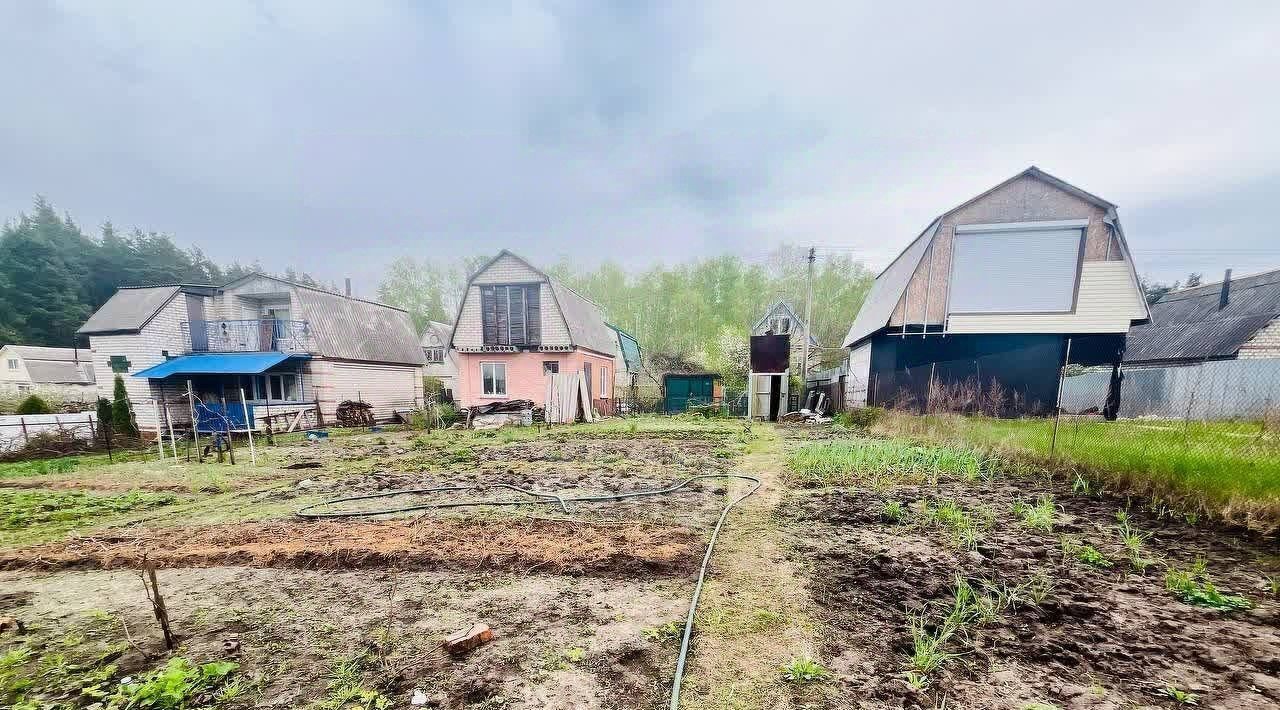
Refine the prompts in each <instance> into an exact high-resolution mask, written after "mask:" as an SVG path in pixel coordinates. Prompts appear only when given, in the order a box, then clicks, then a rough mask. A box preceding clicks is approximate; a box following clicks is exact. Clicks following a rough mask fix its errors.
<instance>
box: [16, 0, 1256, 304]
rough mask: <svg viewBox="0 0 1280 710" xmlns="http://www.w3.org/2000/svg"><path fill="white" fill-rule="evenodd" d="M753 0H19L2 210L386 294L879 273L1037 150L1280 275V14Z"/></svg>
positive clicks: (1202, 249) (1241, 6)
mask: <svg viewBox="0 0 1280 710" xmlns="http://www.w3.org/2000/svg"><path fill="white" fill-rule="evenodd" d="M752 5H755V4H754V3H748V2H744V1H743V0H726V1H725V2H685V1H683V0H677V1H675V2H671V3H661V2H653V3H649V2H621V3H618V4H616V5H615V6H613V7H611V8H610V7H606V5H605V3H603V2H598V1H594V2H593V1H584V2H533V1H529V2H514V3H487V2H473V1H471V0H466V1H462V0H459V1H457V2H449V3H444V2H440V3H435V2H405V3H392V2H386V3H379V2H373V1H365V0H362V1H360V2H355V1H354V0H353V1H352V2H346V3H326V2H316V1H314V0H307V1H305V2H298V3H277V2H270V1H268V0H261V1H260V2H243V3H237V2H232V1H230V0H227V1H222V0H219V1H218V2H200V3H195V2H174V1H173V0H165V1H163V2H154V3H150V2H140V1H132V0H131V1H130V2H117V3H112V2H96V1H94V0H83V1H81V2H69V3H62V2H47V3H46V2H41V1H40V0H0V89H2V91H3V93H2V94H0V96H2V97H3V98H0V215H3V216H4V217H5V218H7V217H12V216H14V215H16V214H17V213H18V212H19V211H21V210H24V209H27V208H28V207H29V206H30V203H31V199H32V196H33V195H35V194H37V193H40V194H44V195H46V196H48V197H49V198H50V199H51V200H52V201H53V202H54V203H55V204H56V205H57V206H58V207H59V208H61V209H65V210H68V211H70V212H71V214H72V215H73V216H74V217H75V218H76V219H77V220H79V221H80V222H81V223H82V224H83V225H85V226H86V227H92V228H94V230H95V231H96V225H98V224H100V223H101V222H102V221H104V220H106V219H111V220H112V221H113V222H114V223H115V224H116V225H117V226H118V227H135V226H137V227H142V228H144V229H148V230H156V231H162V232H168V233H171V234H173V235H174V236H175V238H176V240H177V241H178V242H179V243H180V244H182V245H188V244H192V243H195V244H199V245H200V246H201V247H202V248H203V249H205V251H206V252H208V253H209V254H210V255H211V256H213V257H214V258H215V259H217V260H219V261H231V260H233V259H238V260H240V261H242V262H252V261H253V260H254V259H260V260H261V261H262V263H263V264H264V265H265V266H266V267H267V268H269V269H273V270H283V268H284V267H285V266H294V267H296V268H299V269H303V270H306V271H310V272H312V273H313V274H315V275H317V276H319V277H322V278H325V279H328V280H334V281H340V279H341V278H342V277H343V276H351V277H353V279H354V281H355V286H356V290H357V292H359V293H361V294H365V295H368V294H372V292H373V291H374V289H375V288H376V284H377V281H378V280H379V278H380V276H381V274H382V272H383V269H384V268H385V266H386V264H387V263H388V262H389V261H390V260H391V259H393V258H395V257H396V256H399V255H414V256H418V257H443V258H455V257H459V256H464V255H469V254H475V253H491V252H493V251H495V250H497V249H499V248H502V247H507V248H511V249H513V250H515V251H517V252H520V253H523V254H524V255H526V256H528V257H530V258H532V259H533V260H535V261H538V262H549V261H552V260H554V259H556V258H559V257H560V256H562V255H568V256H571V257H572V258H574V259H575V260H580V261H581V262H582V263H584V264H595V263H598V262H599V261H601V260H603V259H614V260H616V261H619V262H621V263H623V264H624V265H626V266H629V267H641V266H645V265H649V264H652V263H654V262H657V261H664V262H667V263H670V262H674V261H679V260H683V259H687V258H690V257H696V256H704V255H710V254H719V253H724V252H732V253H735V254H739V255H742V256H744V257H747V258H760V257H761V256H762V255H763V254H764V253H765V252H767V251H768V249H769V248H770V247H772V246H774V245H776V244H778V243H782V242H791V243H797V244H805V245H808V244H811V243H813V244H819V245H838V246H841V247H855V248H856V251H855V253H856V254H858V255H860V256H862V257H864V258H865V259H866V260H867V261H868V263H869V264H870V265H872V266H873V267H875V268H879V267H882V266H884V264H885V263H886V262H887V260H888V259H889V258H891V257H892V256H893V255H894V254H895V253H896V252H897V251H898V250H900V249H901V248H902V247H903V246H904V245H905V244H906V242H907V241H908V240H909V239H910V238H911V237H913V236H914V235H915V234H916V233H918V232H919V231H920V230H921V229H922V228H923V227H924V226H925V225H926V224H927V223H928V222H929V220H930V219H931V218H932V217H933V216H935V215H936V214H938V213H940V212H943V211H945V210H946V209H948V208H949V207H951V206H953V205H955V204H956V203H959V202H961V201H963V200H965V199H967V198H968V197H970V196H972V195H974V194H976V193H978V192H980V191H982V190H984V189H986V188H988V187H990V186H992V185H994V184H995V183H997V182H999V181H1001V180H1003V179H1005V178H1007V177H1009V176H1010V175H1012V174H1014V173H1016V172H1018V171H1020V170H1022V169H1023V168H1025V167H1027V166H1028V165H1032V164H1034V165H1037V166H1039V167H1040V168H1042V169H1044V170H1046V171H1048V172H1050V173H1053V174H1055V175H1057V176H1059V177H1061V178H1063V179H1065V180H1067V181H1069V182H1072V183H1074V184H1076V185H1078V186H1080V187H1082V188H1084V189H1086V190H1089V191H1091V192H1094V193H1096V194H1099V195H1101V196H1103V197H1105V198H1107V199H1109V200H1111V201H1112V202H1115V203H1117V204H1119V205H1120V216H1121V220H1122V221H1123V222H1124V225H1125V230H1126V232H1127V235H1128V237H1129V240H1130V244H1131V246H1132V247H1133V248H1134V250H1135V251H1136V252H1137V259H1138V269H1139V271H1141V272H1145V273H1151V274H1153V275H1155V276H1157V277H1160V278H1165V279H1173V278H1178V277H1181V276H1182V275H1184V274H1185V273H1186V272H1187V271H1191V270H1195V271H1202V272H1205V275H1206V280H1216V279H1217V277H1218V276H1219V275H1220V274H1221V271H1222V269H1223V268H1225V267H1227V266H1234V267H1235V268H1236V270H1237V273H1244V272H1252V271H1259V270H1263V269H1266V268H1268V267H1280V238H1278V231H1277V228H1276V226H1275V216H1274V213H1275V206H1276V203H1277V201H1278V200H1280V41H1278V40H1277V38H1278V37H1280V2H1276V1H1275V0H1261V1H1259V2H1255V3H1250V2H1225V3H1201V2H1195V3H1181V2H1169V1H1168V0H1164V1H1161V2H1149V3H1139V2H1120V3H1117V2H1097V3H1093V2H1073V3H1027V2H1021V3H1014V2H995V3H990V4H986V3H955V2H939V3H936V7H928V5H930V3H894V2H883V1H880V2H873V3H857V2H849V1H848V0H832V1H830V2H813V3H804V2H801V3H779V2H770V3H759V4H758V6H757V7H755V8H754V9H752V8H751V6H752ZM978 5H984V7H977V6H978Z"/></svg>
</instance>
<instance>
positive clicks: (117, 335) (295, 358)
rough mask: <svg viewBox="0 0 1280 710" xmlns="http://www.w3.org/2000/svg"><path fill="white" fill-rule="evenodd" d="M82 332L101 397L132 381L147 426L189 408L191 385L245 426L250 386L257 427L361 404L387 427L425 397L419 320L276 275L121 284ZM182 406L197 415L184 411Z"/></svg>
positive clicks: (328, 416)
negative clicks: (269, 418) (243, 403)
mask: <svg viewBox="0 0 1280 710" xmlns="http://www.w3.org/2000/svg"><path fill="white" fill-rule="evenodd" d="M78 333H79V334H80V335H84V336H88V338H89V350H90V352H91V354H92V360H93V366H94V370H95V371H96V372H97V373H99V377H98V383H97V384H98V394H99V395H100V396H102V397H107V398H110V397H111V395H112V386H113V380H114V377H113V375H114V374H120V375H123V376H124V377H123V379H124V383H125V388H126V390H127V391H128V393H129V398H130V400H131V401H132V402H133V406H134V411H135V414H136V416H137V419H138V424H139V426H140V427H141V428H142V429H143V430H144V431H146V430H149V429H150V428H151V427H154V426H155V424H156V421H157V413H158V412H160V406H159V404H157V405H154V406H149V405H148V401H150V400H156V401H161V400H167V401H169V402H170V403H176V402H180V401H181V402H185V399H181V397H180V395H181V394H182V393H184V392H186V391H187V383H188V382H190V383H191V387H192V390H193V391H194V392H195V394H196V395H197V396H199V397H200V401H201V402H202V403H203V404H204V405H206V406H207V407H208V409H210V410H213V411H218V412H221V411H222V410H221V402H222V401H223V400H225V401H226V402H227V403H228V405H229V406H228V407H227V409H226V412H225V414H226V416H227V417H228V418H230V419H232V420H233V421H234V422H235V424H237V425H238V426H241V427H243V426H244V422H243V409H242V408H241V407H239V406H230V404H231V403H236V405H238V404H239V402H240V392H241V390H243V392H244V397H245V399H246V400H247V403H248V405H249V410H250V411H249V416H250V417H251V418H252V419H253V420H254V421H255V424H257V426H261V423H260V421H259V420H260V419H261V418H262V417H263V416H266V414H267V413H268V411H270V413H271V414H273V415H274V414H282V413H285V412H293V411H302V410H312V411H316V412H318V413H319V416H320V418H321V419H322V421H324V422H326V423H330V422H332V421H333V419H334V416H335V414H336V410H337V407H338V405H339V403H341V402H342V401H343V400H356V399H359V400H363V401H365V402H368V403H370V404H371V405H373V411H374V415H375V417H377V418H378V419H383V420H385V419H389V418H390V417H391V415H392V413H393V412H394V411H404V410H407V409H410V408H412V407H413V406H414V405H415V404H417V403H420V402H421V398H422V367H423V355H422V348H421V346H420V345H419V344H418V337H417V335H416V334H415V332H414V328H413V323H412V321H411V320H410V318H409V314H408V313H406V312H404V311H402V310H400V309H397V308H392V307H391V306H386V305H383V304H381V303H375V302H373V301H365V300H362V299H359V298H352V297H351V296H350V295H343V294H340V293H334V292H331V291H327V290H324V289H320V288H315V287H312V286H307V285H304V284H299V283H294V282H291V281H286V280H284V279H279V278H276V277H273V276H268V275H265V274H250V275H247V276H245V277H243V278H240V279H237V280H235V281H232V282H231V283H228V284H226V285H223V286H210V285H201V284H168V285H163V286H143V287H126V288H121V289H120V290H118V291H116V293H115V295H113V296H112V297H111V298H110V299H109V300H108V301H107V302H106V303H104V304H103V305H102V307H101V308H99V309H98V310H97V311H96V312H95V313H94V314H93V315H92V316H90V317H89V320H88V321H87V322H85V324H84V325H83V326H81V327H80V330H79V331H78ZM171 409H172V411H171V412H170V416H171V417H172V418H174V419H181V420H183V421H186V420H187V419H188V417H186V416H184V415H185V412H183V411H182V410H183V407H182V406H178V405H176V404H175V405H174V406H173V407H172V408H171ZM159 416H160V418H162V419H163V417H164V415H163V414H159ZM200 418H201V419H202V420H203V419H205V417H200ZM202 426H204V424H203V423H202Z"/></svg>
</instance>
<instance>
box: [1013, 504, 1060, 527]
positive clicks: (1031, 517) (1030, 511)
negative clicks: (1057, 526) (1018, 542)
mask: <svg viewBox="0 0 1280 710" xmlns="http://www.w3.org/2000/svg"><path fill="white" fill-rule="evenodd" d="M1057 512H1058V508H1057V506H1056V505H1055V504H1054V502H1053V496H1051V495H1044V496H1040V499H1039V500H1038V501H1036V504H1035V505H1031V504H1030V503H1024V502H1023V501H1017V502H1016V503H1014V504H1013V513H1014V515H1017V516H1018V517H1020V518H1022V522H1023V523H1025V524H1026V525H1027V527H1029V528H1034V529H1036V530H1043V531H1045V532H1053V520H1054V515H1055V514H1056V513H1057Z"/></svg>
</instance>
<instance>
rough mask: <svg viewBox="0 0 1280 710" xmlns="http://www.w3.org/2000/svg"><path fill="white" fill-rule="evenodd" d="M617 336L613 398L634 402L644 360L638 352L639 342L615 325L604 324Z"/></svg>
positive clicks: (638, 394)
mask: <svg viewBox="0 0 1280 710" xmlns="http://www.w3.org/2000/svg"><path fill="white" fill-rule="evenodd" d="M606 325H608V326H609V327H610V328H612V329H613V331H614V332H615V333H617V334H618V356H617V357H616V358H614V365H613V369H614V373H615V374H614V376H613V385H614V393H615V394H614V398H615V399H619V400H624V399H629V400H635V399H638V398H639V396H640V372H641V371H642V370H643V369H644V358H643V357H642V355H641V352H640V341H638V340H636V338H635V336H633V335H631V334H630V333H628V332H627V331H625V330H623V329H621V328H619V327H618V326H616V325H613V324H609V323H606Z"/></svg>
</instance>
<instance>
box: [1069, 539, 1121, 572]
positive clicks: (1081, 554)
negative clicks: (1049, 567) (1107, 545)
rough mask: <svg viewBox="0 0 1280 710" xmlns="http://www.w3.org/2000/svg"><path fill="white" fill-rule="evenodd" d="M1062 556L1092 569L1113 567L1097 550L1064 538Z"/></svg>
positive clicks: (1077, 541) (1091, 546)
mask: <svg viewBox="0 0 1280 710" xmlns="http://www.w3.org/2000/svg"><path fill="white" fill-rule="evenodd" d="M1062 554H1063V555H1065V556H1067V557H1074V558H1075V559H1076V560H1078V561H1080V562H1083V563H1085V564H1087V565H1090V566H1092V567H1101V568H1103V569H1107V568H1110V567H1113V566H1115V565H1114V564H1113V563H1112V562H1111V560H1109V559H1107V556H1106V555H1104V554H1102V552H1101V551H1100V550H1098V548H1096V547H1094V546H1093V545H1086V544H1084V543H1082V542H1080V541H1079V540H1076V539H1074V538H1070V537H1066V536H1063V538H1062Z"/></svg>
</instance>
